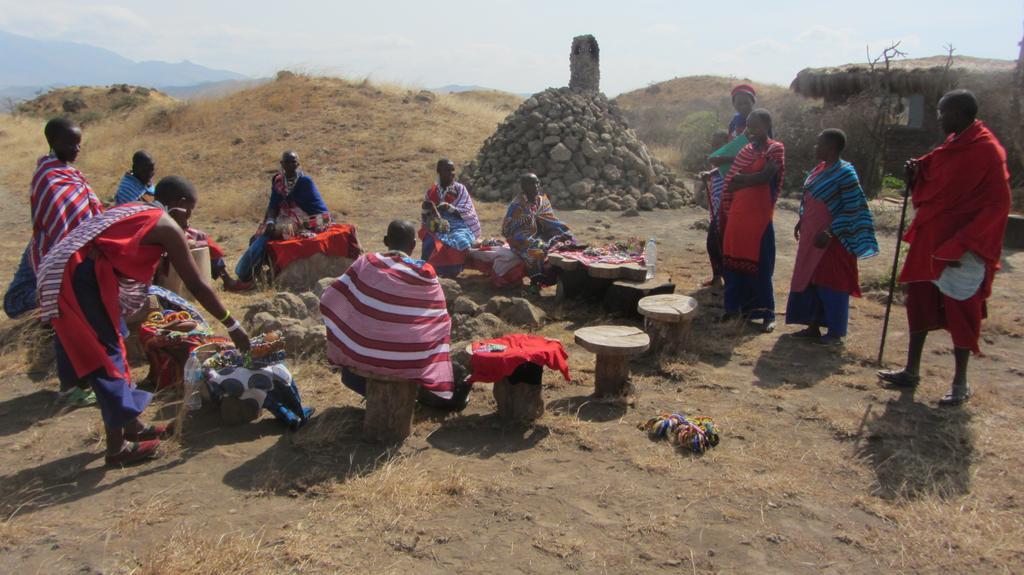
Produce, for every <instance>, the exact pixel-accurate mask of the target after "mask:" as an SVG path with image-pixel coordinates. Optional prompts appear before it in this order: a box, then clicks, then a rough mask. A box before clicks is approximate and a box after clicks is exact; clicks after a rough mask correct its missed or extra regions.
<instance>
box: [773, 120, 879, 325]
mask: <svg viewBox="0 0 1024 575" xmlns="http://www.w3.org/2000/svg"><path fill="white" fill-rule="evenodd" d="M845 147H846V134H844V133H843V132H842V131H841V130H834V129H829V130H825V131H824V132H822V133H821V134H820V135H819V136H818V142H817V144H816V145H815V147H814V152H815V155H816V157H817V160H818V162H819V163H818V166H817V167H816V168H814V170H813V171H812V172H811V173H810V175H809V176H807V180H806V181H805V182H804V195H803V199H802V201H801V204H800V220H799V221H798V222H797V224H796V228H794V230H793V234H794V235H795V236H796V239H797V242H798V246H797V252H796V263H795V264H794V266H793V280H792V282H791V284H790V293H789V303H788V304H787V306H786V323H787V324H791V323H792V324H800V325H806V326H807V328H805V329H803V330H801V331H798V332H796V333H795V334H793V336H794V337H799V338H809V339H813V340H814V341H816V342H818V343H821V344H823V345H839V344H840V343H842V338H843V337H844V336H846V329H847V324H848V322H849V318H850V296H851V295H852V296H854V297H860V283H859V280H858V276H857V260H858V259H864V258H869V257H871V256H874V255H877V254H878V241H877V240H876V239H875V224H874V221H873V220H872V218H871V210H869V209H868V202H867V198H865V197H864V191H863V190H862V189H861V187H860V181H859V180H858V179H857V172H856V171H855V170H854V169H853V165H852V164H850V162H847V161H845V160H843V159H842V158H840V154H842V152H843V148H845ZM822 326H824V327H826V328H827V329H828V333H827V334H825V335H822V334H821V327H822Z"/></svg>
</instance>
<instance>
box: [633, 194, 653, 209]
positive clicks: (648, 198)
mask: <svg viewBox="0 0 1024 575" xmlns="http://www.w3.org/2000/svg"><path fill="white" fill-rule="evenodd" d="M636 205H637V207H638V208H640V209H641V210H645V211H650V210H653V209H654V208H655V207H657V205H658V200H657V198H655V197H654V195H653V194H644V195H642V196H640V199H639V200H638V201H637V203H636Z"/></svg>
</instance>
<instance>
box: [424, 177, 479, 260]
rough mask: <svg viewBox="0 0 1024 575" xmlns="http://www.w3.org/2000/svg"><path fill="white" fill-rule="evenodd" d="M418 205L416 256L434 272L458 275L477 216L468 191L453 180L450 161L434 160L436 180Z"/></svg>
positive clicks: (474, 232) (476, 233)
mask: <svg viewBox="0 0 1024 575" xmlns="http://www.w3.org/2000/svg"><path fill="white" fill-rule="evenodd" d="M422 208H423V209H422V218H421V224H422V225H421V227H420V233H419V237H420V239H421V240H423V251H422V252H421V254H420V257H421V258H422V259H423V260H424V261H426V262H427V263H429V264H430V265H432V266H433V267H434V269H435V270H436V271H437V275H439V276H441V277H446V278H453V277H456V276H458V275H459V274H460V273H462V268H463V267H464V264H465V261H466V254H467V253H468V252H469V248H471V247H473V245H474V243H475V242H476V241H477V239H478V238H479V237H480V218H478V217H477V215H476V207H475V206H474V205H473V199H472V198H471V197H469V190H467V189H466V186H463V185H462V184H460V183H459V182H456V181H455V164H454V163H452V161H451V160H444V159H442V160H438V162H437V183H436V184H434V185H433V186H432V187H431V188H430V189H429V190H427V193H426V196H425V197H424V198H423V205H422Z"/></svg>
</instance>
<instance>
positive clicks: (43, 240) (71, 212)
mask: <svg viewBox="0 0 1024 575" xmlns="http://www.w3.org/2000/svg"><path fill="white" fill-rule="evenodd" d="M31 202H32V244H31V247H32V249H31V250H29V253H30V255H31V259H32V269H33V270H36V271H38V270H39V266H40V264H42V261H43V256H45V255H46V253H47V252H49V251H50V249H51V248H53V246H55V245H56V244H57V242H59V241H60V240H62V239H64V236H66V235H68V233H69V232H70V231H71V230H73V229H75V228H76V227H78V225H79V224H80V223H82V222H83V221H84V220H87V219H89V218H91V217H93V216H95V215H98V214H100V213H102V212H103V204H102V203H101V202H100V199H99V198H98V197H96V194H94V193H93V191H92V188H91V187H90V186H89V182H88V181H86V179H85V175H83V174H82V172H80V171H79V170H78V168H76V167H74V166H72V165H71V164H69V163H67V162H63V161H61V160H58V159H57V157H56V156H53V155H49V156H43V157H42V158H39V161H38V162H37V163H36V171H35V174H34V175H33V176H32V196H31Z"/></svg>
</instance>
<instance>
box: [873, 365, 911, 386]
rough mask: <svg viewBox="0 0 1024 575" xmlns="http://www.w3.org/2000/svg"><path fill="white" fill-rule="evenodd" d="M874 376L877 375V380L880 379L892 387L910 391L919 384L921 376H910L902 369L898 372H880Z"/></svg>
mask: <svg viewBox="0 0 1024 575" xmlns="http://www.w3.org/2000/svg"><path fill="white" fill-rule="evenodd" d="M876 375H878V379H881V380H882V381H884V382H886V383H888V384H889V385H891V386H893V387H902V388H908V389H912V388H915V387H917V384H919V383H921V376H919V375H910V374H909V373H907V372H906V371H904V370H902V369H901V370H899V371H891V370H882V371H879V372H877V374H876Z"/></svg>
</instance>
